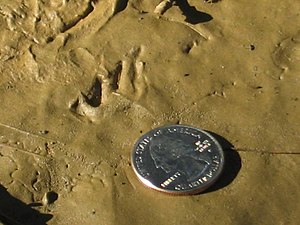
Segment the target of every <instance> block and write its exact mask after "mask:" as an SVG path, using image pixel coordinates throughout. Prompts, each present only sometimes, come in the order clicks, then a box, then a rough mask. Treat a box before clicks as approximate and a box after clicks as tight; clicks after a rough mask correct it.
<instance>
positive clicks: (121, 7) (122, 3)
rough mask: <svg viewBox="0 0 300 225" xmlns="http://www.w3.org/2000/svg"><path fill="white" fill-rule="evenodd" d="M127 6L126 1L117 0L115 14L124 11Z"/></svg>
mask: <svg viewBox="0 0 300 225" xmlns="http://www.w3.org/2000/svg"><path fill="white" fill-rule="evenodd" d="M127 4H128V0H118V1H117V2H116V6H115V14H117V13H119V12H122V11H123V10H125V9H126V7H127Z"/></svg>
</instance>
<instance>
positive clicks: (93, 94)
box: [82, 77, 102, 107]
mask: <svg viewBox="0 0 300 225" xmlns="http://www.w3.org/2000/svg"><path fill="white" fill-rule="evenodd" d="M82 96H83V97H84V99H85V101H86V103H87V104H88V105H90V106H92V107H99V106H100V104H101V96H102V89H101V82H100V80H99V79H98V78H97V77H96V78H95V80H94V82H93V85H92V87H91V89H90V90H89V92H88V93H87V94H82Z"/></svg>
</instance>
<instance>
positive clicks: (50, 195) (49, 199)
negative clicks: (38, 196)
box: [42, 191, 58, 205]
mask: <svg viewBox="0 0 300 225" xmlns="http://www.w3.org/2000/svg"><path fill="white" fill-rule="evenodd" d="M57 199H58V194H57V193H56V192H55V191H49V192H47V193H45V195H44V196H43V199H42V202H43V205H50V204H53V203H54V202H55V201H56V200H57Z"/></svg>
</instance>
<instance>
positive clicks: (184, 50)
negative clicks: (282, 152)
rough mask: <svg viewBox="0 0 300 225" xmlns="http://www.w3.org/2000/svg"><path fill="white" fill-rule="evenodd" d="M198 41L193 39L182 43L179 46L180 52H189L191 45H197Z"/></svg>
mask: <svg viewBox="0 0 300 225" xmlns="http://www.w3.org/2000/svg"><path fill="white" fill-rule="evenodd" d="M197 45H198V42H197V41H193V42H189V43H187V44H184V45H183V46H182V48H181V51H182V53H184V54H189V53H190V51H191V50H192V48H193V47H195V46H197Z"/></svg>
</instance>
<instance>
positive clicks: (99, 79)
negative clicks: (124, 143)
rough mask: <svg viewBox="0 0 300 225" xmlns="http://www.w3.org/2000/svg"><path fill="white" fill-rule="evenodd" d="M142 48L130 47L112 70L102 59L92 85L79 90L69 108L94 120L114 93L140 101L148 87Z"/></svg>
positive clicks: (132, 100)
mask: <svg viewBox="0 0 300 225" xmlns="http://www.w3.org/2000/svg"><path fill="white" fill-rule="evenodd" d="M141 51H142V48H141V47H139V48H133V49H131V51H130V52H129V53H128V54H126V55H125V56H124V59H123V60H122V61H120V62H119V63H117V65H116V66H115V68H114V69H113V70H111V71H108V70H107V69H106V68H105V67H104V66H103V64H102V63H101V65H100V66H99V68H98V70H97V74H96V75H95V77H94V81H93V82H92V85H91V88H90V89H89V90H88V91H86V92H81V93H80V95H79V97H78V98H77V99H76V100H75V101H74V102H73V103H72V104H71V105H70V110H71V111H72V112H74V113H76V114H78V115H80V116H86V117H88V118H89V119H90V120H91V121H94V120H96V118H97V117H98V115H99V113H101V108H102V107H104V106H106V105H108V103H109V102H110V100H109V99H110V98H112V97H113V96H115V97H116V96H121V97H123V98H125V99H127V100H130V101H131V102H136V101H138V100H139V99H140V98H141V97H142V96H143V94H144V93H146V90H147V85H146V81H145V78H144V76H143V75H142V73H143V70H144V62H142V61H140V60H139V56H140V53H141Z"/></svg>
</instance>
